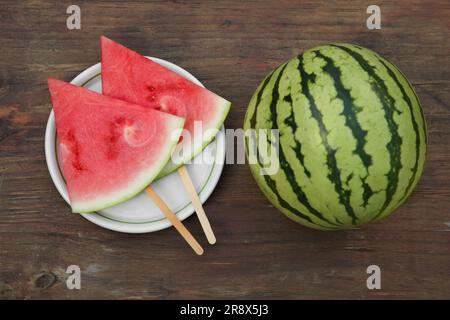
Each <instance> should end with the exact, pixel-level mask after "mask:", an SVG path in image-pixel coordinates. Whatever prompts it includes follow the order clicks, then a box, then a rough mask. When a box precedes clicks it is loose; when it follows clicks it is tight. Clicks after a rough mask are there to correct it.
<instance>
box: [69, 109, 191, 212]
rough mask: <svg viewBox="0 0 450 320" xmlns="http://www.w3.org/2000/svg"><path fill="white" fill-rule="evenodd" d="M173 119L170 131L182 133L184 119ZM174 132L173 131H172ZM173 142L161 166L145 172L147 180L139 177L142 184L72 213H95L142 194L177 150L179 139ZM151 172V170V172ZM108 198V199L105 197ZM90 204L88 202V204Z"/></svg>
mask: <svg viewBox="0 0 450 320" xmlns="http://www.w3.org/2000/svg"><path fill="white" fill-rule="evenodd" d="M171 117H173V120H171V122H170V127H171V128H169V130H178V131H180V133H181V130H180V129H182V128H183V127H184V121H185V120H184V118H179V117H175V116H171ZM171 132H172V131H171ZM170 140H171V142H170V143H169V144H168V145H167V146H166V148H165V150H164V153H165V154H166V156H165V157H164V158H161V159H160V161H159V164H158V165H157V166H153V167H152V169H151V172H149V173H146V172H144V175H145V178H141V177H138V178H136V180H142V182H139V183H135V184H134V186H131V187H129V188H125V189H123V190H122V191H120V192H118V193H119V195H117V196H116V195H109V196H108V198H114V200H111V201H110V200H97V201H95V202H94V204H89V205H84V206H82V205H79V204H78V205H77V206H72V212H73V213H95V211H99V210H103V209H106V208H109V207H112V206H115V205H118V204H120V203H122V202H125V201H127V200H130V199H131V198H133V197H135V196H136V195H138V194H139V193H140V192H142V191H143V190H144V189H145V188H146V187H148V186H149V185H150V184H151V183H152V182H153V181H154V180H155V178H156V177H157V176H158V173H159V172H160V171H161V170H162V168H164V166H165V165H166V163H167V162H168V161H169V159H170V156H171V155H172V152H173V150H174V149H175V147H176V145H177V140H178V139H170ZM149 171H150V170H149ZM105 198H106V197H105ZM87 203H88V202H87Z"/></svg>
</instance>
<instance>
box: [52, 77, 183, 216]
mask: <svg viewBox="0 0 450 320" xmlns="http://www.w3.org/2000/svg"><path fill="white" fill-rule="evenodd" d="M48 86H49V90H50V95H51V100H52V104H53V109H54V112H55V120H56V129H57V134H58V139H59V145H60V148H61V149H60V155H61V164H62V170H63V172H64V177H65V179H66V184H67V190H68V193H69V198H70V204H71V206H72V211H73V212H78V213H85V212H93V211H97V210H101V209H104V208H107V207H110V206H113V205H116V204H118V203H120V202H123V201H126V200H128V199H130V198H132V197H133V196H135V195H136V194H137V193H139V192H140V191H142V190H143V189H144V188H145V187H147V186H148V185H149V184H150V183H151V182H152V181H153V180H154V178H155V177H156V176H157V175H158V173H159V172H160V171H161V169H162V168H163V167H164V165H165V164H166V163H167V161H168V160H169V158H170V155H171V153H172V151H173V149H174V148H175V146H176V144H177V141H178V139H179V136H180V133H181V130H182V128H183V125H184V119H183V118H180V117H176V116H173V115H170V114H168V113H164V112H160V111H157V110H152V109H149V108H145V107H142V106H139V105H136V104H132V103H129V102H125V101H121V100H117V99H113V98H111V97H108V96H103V95H101V94H98V93H96V92H93V91H90V90H88V89H85V88H82V87H78V86H74V85H72V84H69V83H67V82H64V81H60V80H56V79H49V80H48Z"/></svg>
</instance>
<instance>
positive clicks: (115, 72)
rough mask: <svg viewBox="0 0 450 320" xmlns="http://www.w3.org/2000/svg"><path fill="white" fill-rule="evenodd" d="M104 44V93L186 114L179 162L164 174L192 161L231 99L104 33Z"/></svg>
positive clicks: (218, 124)
mask: <svg viewBox="0 0 450 320" xmlns="http://www.w3.org/2000/svg"><path fill="white" fill-rule="evenodd" d="M101 47H102V90H103V94H105V95H108V96H111V97H114V98H117V99H122V100H125V101H129V102H132V103H136V104H139V105H142V106H146V107H150V108H154V109H159V110H161V111H164V112H168V113H171V114H174V115H177V116H180V117H184V118H186V121H185V126H184V129H185V130H186V131H187V133H188V134H186V132H185V133H184V134H183V137H182V139H181V141H180V142H179V144H178V146H177V148H176V149H175V152H174V154H175V155H178V158H177V159H176V164H175V163H173V162H169V163H168V165H167V166H166V167H165V168H164V169H163V170H162V172H161V174H160V176H164V175H166V174H168V173H170V172H172V171H174V170H175V169H176V168H177V167H179V166H180V165H181V164H185V163H188V162H189V161H190V160H191V159H192V158H193V157H194V156H196V155H197V154H199V153H200V152H201V151H202V150H203V149H204V148H205V147H206V146H207V145H208V144H209V143H210V142H211V141H212V140H213V139H214V137H215V136H216V134H217V132H218V130H220V128H221V126H222V124H223V122H224V120H225V117H226V116H227V114H228V111H229V110H230V105H231V103H230V102H228V101H227V100H225V99H223V98H221V97H220V96H218V95H216V94H215V93H213V92H211V91H209V90H207V89H205V88H203V87H201V86H198V85H196V84H194V83H193V82H191V81H189V80H187V79H185V78H184V77H182V76H180V75H178V74H177V73H175V72H173V71H171V70H169V69H167V68H165V67H163V66H161V65H159V64H158V63H156V62H153V61H152V60H150V59H147V58H146V57H144V56H142V55H140V54H138V53H137V52H134V51H132V50H130V49H128V48H126V47H124V46H122V45H120V44H118V43H116V42H114V41H112V40H111V39H108V38H106V37H104V36H102V37H101ZM200 128H201V130H200ZM172 160H174V159H172Z"/></svg>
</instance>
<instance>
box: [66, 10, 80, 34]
mask: <svg viewBox="0 0 450 320" xmlns="http://www.w3.org/2000/svg"><path fill="white" fill-rule="evenodd" d="M66 13H67V14H69V15H70V16H69V17H67V20H66V26H67V29H69V30H80V29H81V9H80V7H79V6H77V5H76V4H71V5H70V6H68V7H67V9H66Z"/></svg>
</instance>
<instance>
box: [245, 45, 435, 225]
mask: <svg viewBox="0 0 450 320" xmlns="http://www.w3.org/2000/svg"><path fill="white" fill-rule="evenodd" d="M244 129H277V130H278V133H279V135H278V136H279V137H278V138H277V136H276V135H271V134H266V135H265V136H267V138H265V139H266V140H267V142H271V143H273V144H272V146H274V148H273V149H272V150H276V146H278V158H277V159H278V163H279V170H277V171H276V173H274V174H272V175H269V174H261V172H262V171H261V169H262V168H264V165H263V163H264V161H266V160H267V159H265V158H264V155H263V153H261V152H259V151H260V149H259V148H258V146H259V143H256V142H257V141H258V140H256V139H255V137H258V139H259V137H260V136H261V132H265V131H261V130H260V131H258V130H255V132H256V133H255V134H254V135H251V134H250V135H247V136H246V138H245V145H246V152H247V156H248V159H249V160H250V159H255V160H254V161H253V163H251V164H250V169H251V171H252V174H253V176H254V178H255V180H256V182H257V184H258V185H259V187H260V188H261V190H262V191H263V193H264V194H265V195H266V196H267V198H268V199H269V200H270V201H271V202H272V204H273V205H274V206H275V207H276V208H278V209H279V210H280V211H281V212H282V213H284V214H285V215H286V216H288V217H289V218H291V219H292V220H294V221H296V222H298V223H300V224H302V225H305V226H308V227H311V228H316V229H346V228H355V227H356V226H359V225H362V224H364V223H367V222H370V221H373V220H378V219H381V218H383V217H386V216H387V215H389V214H390V213H391V212H392V211H394V210H395V209H396V208H397V207H399V206H400V205H401V204H402V203H403V202H404V201H405V200H406V199H407V198H408V196H409V195H410V194H411V192H412V190H413V189H414V187H415V186H416V185H417V183H418V181H419V179H420V176H421V174H422V170H423V166H424V162H425V155H426V145H427V137H426V124H425V119H424V116H423V113H422V109H421V106H420V103H419V100H418V98H417V96H416V94H415V92H414V90H413V88H412V86H411V84H410V83H409V82H408V80H407V79H406V77H405V76H404V75H403V74H402V73H401V72H400V70H399V69H398V68H397V67H396V66H395V65H393V64H392V63H391V62H389V61H388V60H387V59H385V58H383V57H381V56H380V55H378V54H377V53H375V52H373V51H371V50H368V49H365V48H363V47H360V46H357V45H352V44H329V45H323V46H319V47H316V48H313V49H310V50H307V51H305V52H304V53H303V54H301V55H299V56H297V57H295V58H293V59H291V60H289V61H287V62H286V63H284V64H282V65H281V66H280V67H278V68H277V69H275V70H274V71H273V72H271V73H270V74H269V75H268V76H267V77H266V78H265V79H264V80H263V81H262V83H261V84H260V86H259V87H258V89H257V91H256V92H255V94H254V95H253V97H252V99H251V101H250V104H249V107H248V110H247V113H246V116H245V124H244ZM266 140H263V141H266ZM256 156H259V158H255V157H256Z"/></svg>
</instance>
